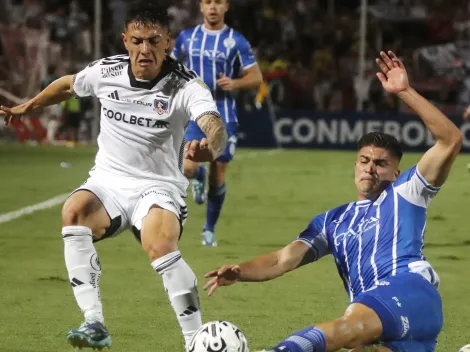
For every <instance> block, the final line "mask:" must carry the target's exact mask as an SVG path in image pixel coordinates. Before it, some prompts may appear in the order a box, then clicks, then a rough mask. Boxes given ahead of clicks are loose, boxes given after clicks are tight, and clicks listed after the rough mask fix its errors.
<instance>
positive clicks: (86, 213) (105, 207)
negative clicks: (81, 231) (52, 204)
mask: <svg viewBox="0 0 470 352" xmlns="http://www.w3.org/2000/svg"><path fill="white" fill-rule="evenodd" d="M128 203H129V195H128V194H126V190H125V189H124V190H123V189H121V188H120V187H119V184H118V183H117V182H116V180H113V179H112V178H111V177H109V176H107V175H94V176H90V177H89V178H88V179H87V180H86V182H85V183H84V184H82V185H81V186H80V187H79V188H77V189H76V190H75V191H74V192H73V193H72V195H71V196H70V197H69V199H68V200H67V201H66V202H65V204H64V208H63V212H62V218H63V223H64V226H67V225H82V226H87V227H89V228H90V229H91V230H92V233H93V240H94V241H99V240H103V239H105V238H108V237H111V236H116V235H118V234H119V233H121V232H122V231H123V230H124V229H126V228H127V224H128V218H129V217H128V215H127V213H126V211H125V210H124V208H127V207H128Z"/></svg>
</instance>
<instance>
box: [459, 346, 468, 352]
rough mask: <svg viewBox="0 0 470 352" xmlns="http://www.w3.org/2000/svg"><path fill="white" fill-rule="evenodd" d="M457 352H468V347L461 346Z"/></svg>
mask: <svg viewBox="0 0 470 352" xmlns="http://www.w3.org/2000/svg"><path fill="white" fill-rule="evenodd" d="M459 352H470V345H465V346H463V347H462V348H461V349H460V350H459Z"/></svg>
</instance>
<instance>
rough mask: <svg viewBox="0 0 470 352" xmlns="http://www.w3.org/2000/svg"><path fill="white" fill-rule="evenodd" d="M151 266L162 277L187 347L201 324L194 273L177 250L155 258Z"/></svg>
mask: <svg viewBox="0 0 470 352" xmlns="http://www.w3.org/2000/svg"><path fill="white" fill-rule="evenodd" d="M152 267H153V268H154V269H155V270H156V271H157V273H159V274H160V275H161V276H162V278H163V285H164V286H165V290H166V292H167V294H168V297H169V298H170V302H171V306H172V307H173V310H174V311H175V313H176V317H177V318H178V322H179V324H180V326H181V330H182V332H183V336H184V340H185V343H186V349H187V348H188V346H189V342H190V341H191V338H192V337H193V334H194V333H195V332H196V330H197V329H199V327H200V326H201V325H202V317H201V311H200V305H199V294H198V291H197V279H196V275H194V272H193V271H192V270H191V268H190V267H189V265H188V264H187V263H186V262H185V261H184V259H183V258H181V253H180V252H179V251H176V252H172V253H169V254H167V255H165V256H163V257H161V258H159V259H157V260H155V261H154V262H153V263H152Z"/></svg>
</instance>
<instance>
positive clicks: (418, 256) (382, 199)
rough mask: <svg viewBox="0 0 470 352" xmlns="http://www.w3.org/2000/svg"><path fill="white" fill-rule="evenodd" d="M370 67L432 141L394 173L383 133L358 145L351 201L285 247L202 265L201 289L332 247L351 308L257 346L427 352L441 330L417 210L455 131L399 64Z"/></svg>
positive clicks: (442, 166) (276, 269) (422, 217)
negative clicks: (354, 197)
mask: <svg viewBox="0 0 470 352" xmlns="http://www.w3.org/2000/svg"><path fill="white" fill-rule="evenodd" d="M380 56H381V58H380V59H377V64H378V65H379V67H380V70H381V72H380V73H378V74H377V76H378V78H379V79H380V81H381V82H382V85H383V88H384V89H385V90H386V91H387V92H388V93H394V94H397V95H398V97H399V98H400V99H401V100H402V101H404V102H405V103H406V104H407V105H408V106H409V107H410V108H411V109H413V110H414V111H416V112H417V113H418V115H419V116H420V117H421V119H422V120H423V122H424V124H425V125H426V127H427V128H428V129H429V130H430V132H431V133H432V134H433V136H434V137H435V139H436V143H435V145H434V146H433V147H432V148H430V149H429V150H428V151H427V152H426V153H425V154H424V155H423V156H422V157H421V159H420V160H419V162H418V164H417V165H415V166H413V167H411V168H410V169H408V170H406V171H404V172H403V173H401V172H400V168H399V163H400V159H401V157H402V150H401V147H400V145H399V143H398V141H397V140H396V139H395V138H394V137H392V136H391V135H388V134H385V133H381V132H372V133H368V134H366V135H364V136H363V137H362V138H361V139H360V140H359V142H358V152H357V159H356V164H355V183H356V187H357V192H358V198H357V201H355V202H350V203H347V204H344V205H341V206H339V207H337V208H334V209H331V210H329V211H327V212H324V213H323V214H320V215H317V216H315V217H314V218H313V220H312V221H311V222H310V223H309V225H308V226H307V228H306V229H305V230H304V231H303V232H301V233H300V235H299V236H298V237H297V239H296V240H295V241H293V242H292V243H290V244H288V245H287V246H286V247H284V248H282V249H280V250H278V251H275V252H271V253H269V254H266V255H263V256H260V257H258V258H256V259H253V260H251V261H248V262H245V263H242V264H239V265H225V266H223V267H221V268H220V269H218V270H215V271H212V272H209V273H208V274H206V277H208V278H209V277H210V278H211V279H210V280H209V281H208V282H207V283H206V285H205V288H206V289H209V295H211V294H212V293H213V292H214V290H215V289H216V288H217V287H219V286H226V285H230V284H232V283H234V282H235V281H266V280H271V279H274V278H276V277H279V276H281V275H283V274H285V273H287V272H289V271H291V270H294V269H296V268H298V267H300V266H302V265H304V264H307V263H311V262H314V261H316V260H318V259H319V258H321V257H323V256H325V255H327V254H331V255H332V256H333V258H334V260H335V263H336V266H337V269H338V273H339V275H340V277H341V279H342V280H343V283H344V287H345V289H346V292H347V293H348V295H349V297H350V301H351V303H350V305H349V306H348V308H347V309H346V311H345V313H344V315H343V316H342V317H340V318H339V319H335V320H331V321H328V322H324V323H320V324H318V325H316V326H310V327H307V328H305V329H303V330H300V331H297V332H295V333H293V334H292V335H290V336H289V337H288V338H286V339H285V340H284V341H282V342H280V343H279V344H278V345H276V346H275V347H272V348H270V349H267V350H265V351H266V352H268V351H269V352H281V351H282V352H307V351H308V352H324V351H336V350H340V349H342V348H348V349H353V351H354V352H360V351H361V352H365V351H368V352H370V351H376V352H433V351H435V348H436V342H437V337H438V334H439V332H440V331H441V328H442V323H443V317H442V302H441V298H440V295H439V292H438V290H437V286H438V285H439V278H438V276H437V273H436V272H435V271H434V270H433V268H432V267H431V265H430V263H429V262H428V261H427V260H426V258H425V257H424V255H423V251H422V250H423V242H424V230H425V227H426V209H427V207H428V206H429V204H430V203H431V201H432V199H433V198H434V197H435V196H436V194H437V193H438V192H439V188H440V187H441V186H442V185H443V184H444V182H445V181H446V179H447V176H448V174H449V171H450V169H451V166H452V164H453V161H454V159H455V157H456V155H457V154H458V152H459V150H460V147H461V143H462V136H461V134H460V131H459V129H458V128H457V127H456V126H455V125H454V124H453V123H452V122H451V121H450V120H449V119H447V118H446V117H445V116H444V115H443V114H442V113H441V112H440V111H439V110H438V109H437V108H435V107H434V106H433V105H432V104H431V103H430V102H429V101H427V100H426V99H425V98H423V97H422V96H421V95H419V94H418V93H417V92H416V91H415V90H413V89H412V88H411V87H410V86H409V83H408V75H407V73H406V70H405V67H404V66H403V63H402V62H401V61H400V60H399V59H398V58H397V57H396V56H395V54H393V53H392V52H390V51H389V52H388V54H386V53H385V52H381V53H380Z"/></svg>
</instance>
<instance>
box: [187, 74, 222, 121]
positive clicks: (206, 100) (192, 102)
mask: <svg viewBox="0 0 470 352" xmlns="http://www.w3.org/2000/svg"><path fill="white" fill-rule="evenodd" d="M183 105H184V109H185V111H186V113H187V114H188V116H189V117H190V119H191V120H193V121H197V120H198V119H199V118H201V117H202V116H204V115H215V116H218V117H220V113H219V111H218V110H217V105H216V104H215V101H214V98H212V94H211V92H210V90H209V88H208V87H207V86H206V84H205V83H204V82H203V81H202V80H201V79H200V78H195V79H193V80H191V81H189V82H188V83H186V84H185V86H184V88H183Z"/></svg>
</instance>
